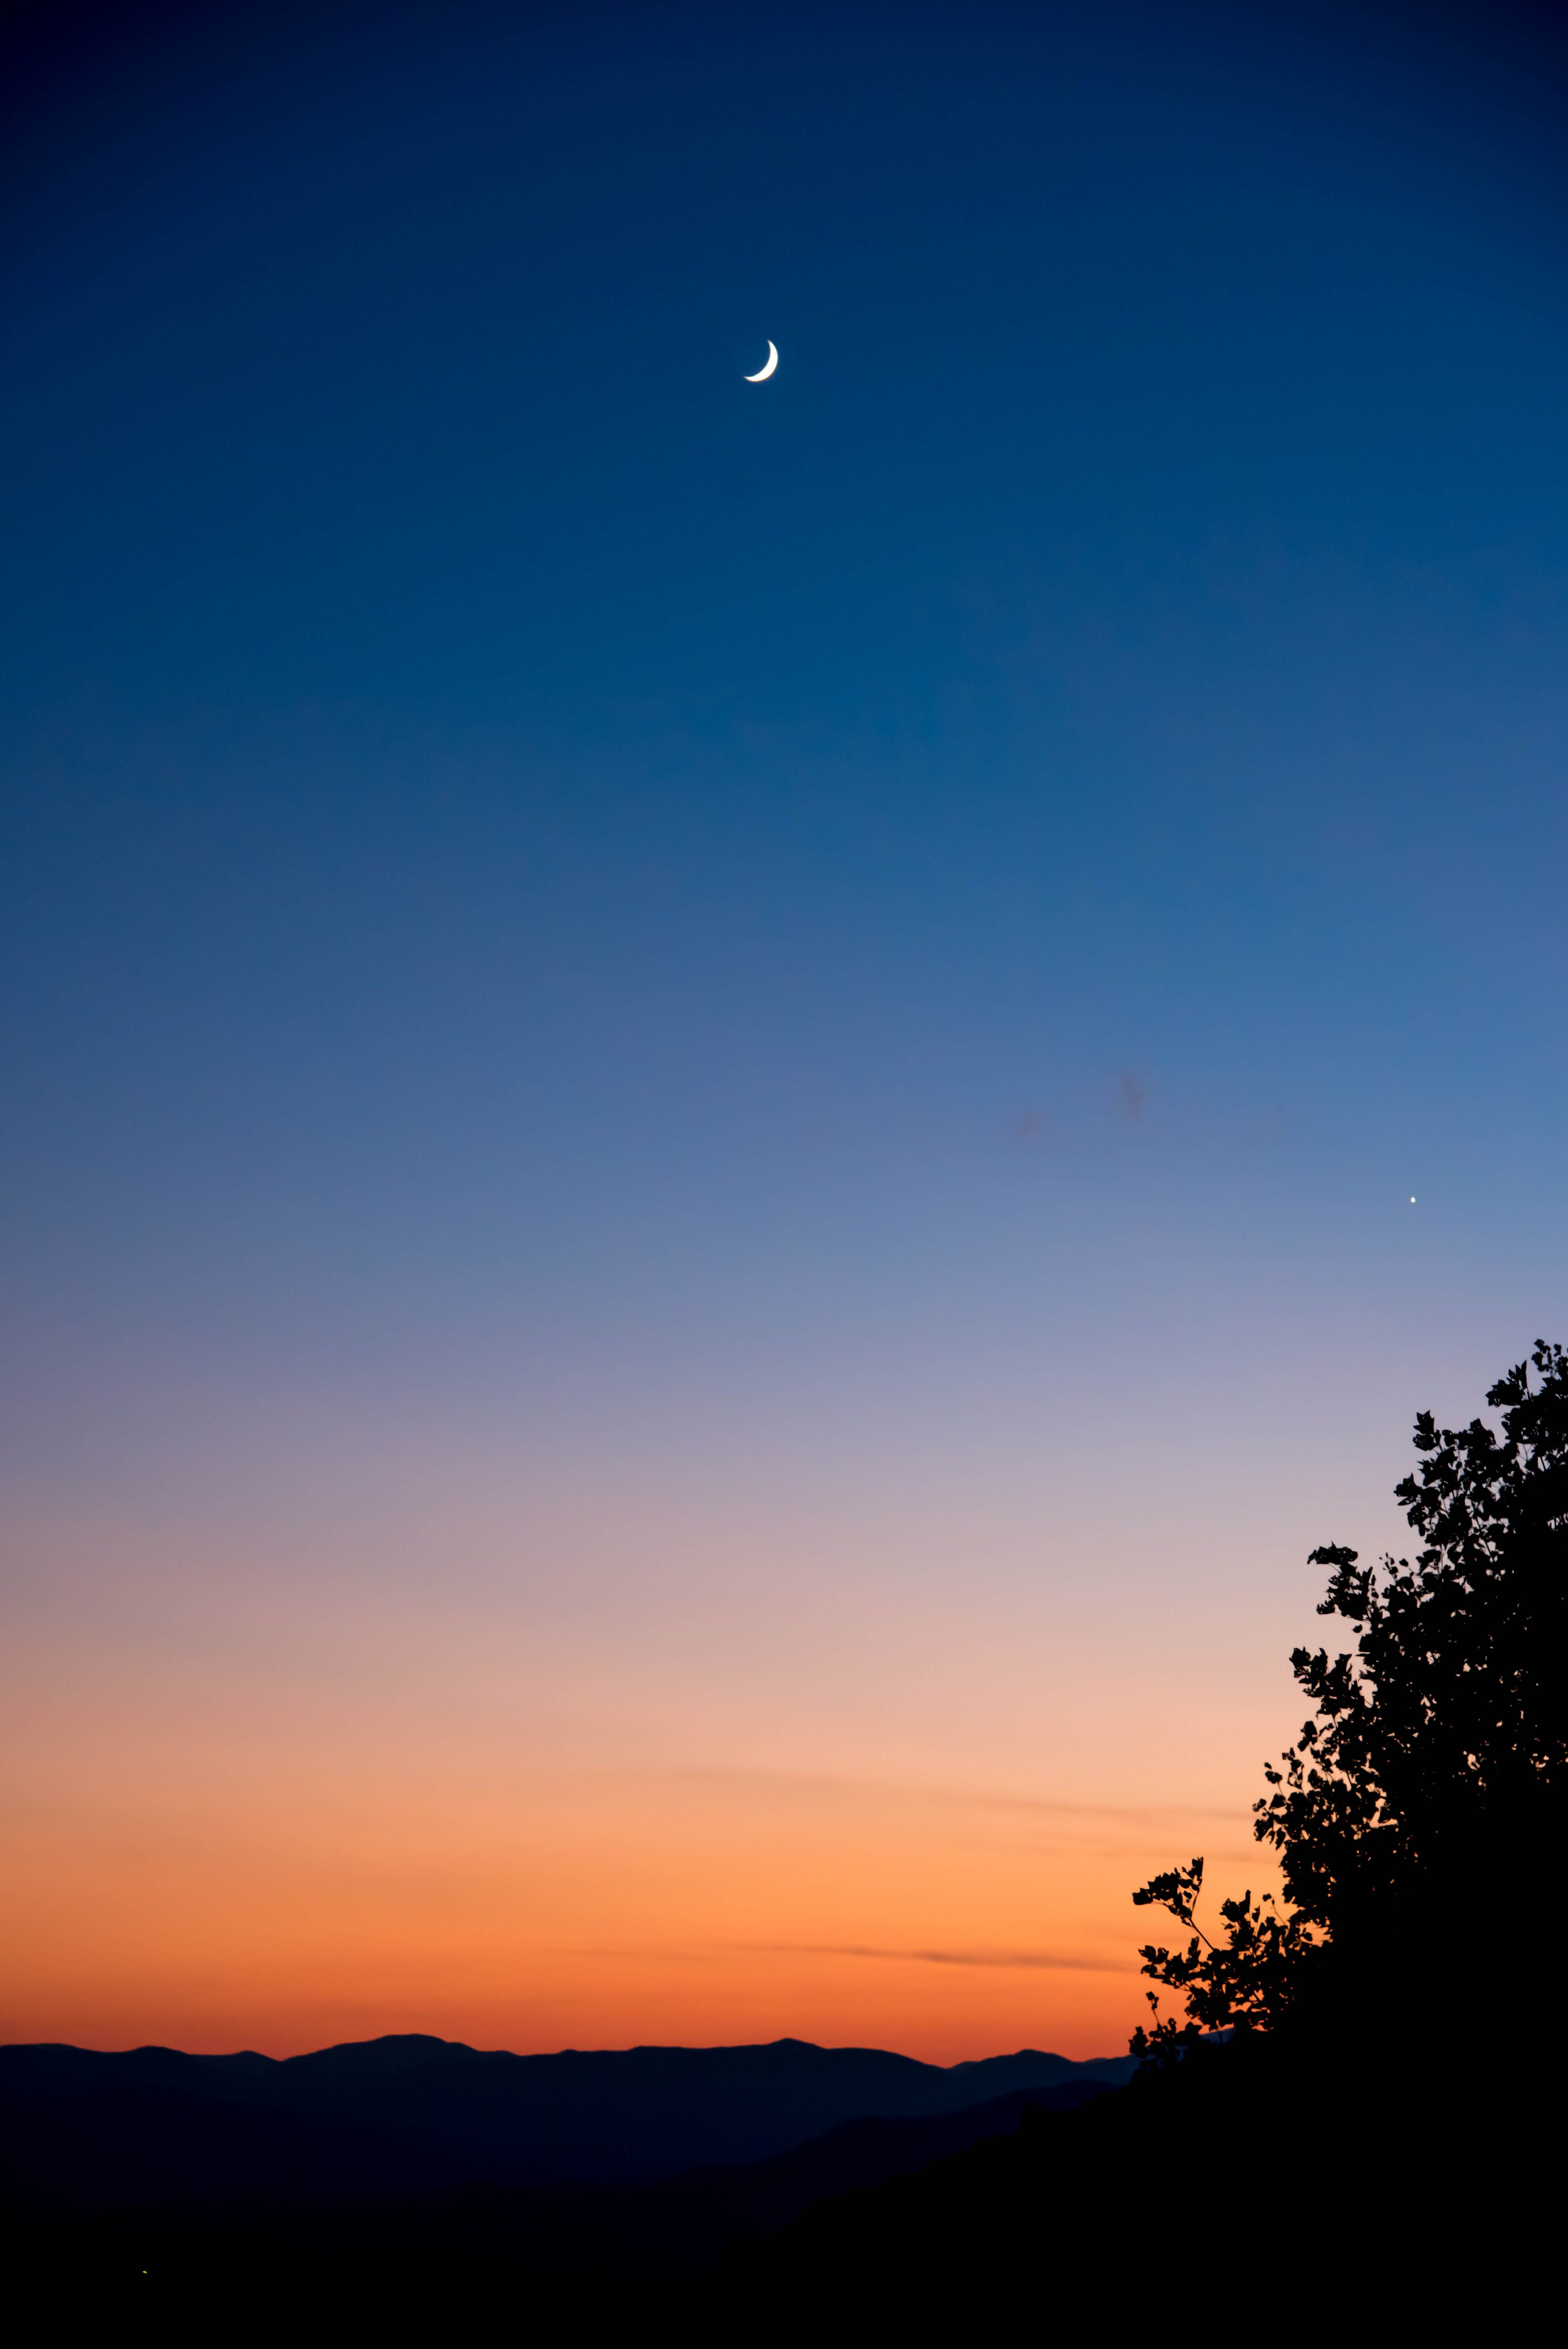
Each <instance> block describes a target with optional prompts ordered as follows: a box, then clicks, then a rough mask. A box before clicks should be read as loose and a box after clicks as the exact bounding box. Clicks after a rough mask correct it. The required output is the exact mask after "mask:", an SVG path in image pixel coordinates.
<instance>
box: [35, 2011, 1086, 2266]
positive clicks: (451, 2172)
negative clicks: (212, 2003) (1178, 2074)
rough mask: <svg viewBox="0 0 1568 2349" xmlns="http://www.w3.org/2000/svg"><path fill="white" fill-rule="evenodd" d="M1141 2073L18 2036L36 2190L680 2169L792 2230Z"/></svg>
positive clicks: (700, 2187) (865, 2052) (386, 2044)
mask: <svg viewBox="0 0 1568 2349" xmlns="http://www.w3.org/2000/svg"><path fill="white" fill-rule="evenodd" d="M1132 2068H1133V2059H1132V2058H1130V2057H1129V2056H1111V2057H1104V2058H1100V2059H1099V2060H1098V2061H1095V2062H1091V2063H1087V2064H1075V2063H1072V2062H1070V2061H1069V2060H1068V2058H1067V2057H1066V2056H1063V2055H1053V2054H1041V2053H1040V2052H1038V2051H1037V2050H1035V2049H1032V2048H1026V2049H1024V2050H1022V2051H1021V2052H1020V2053H1019V2054H1015V2055H998V2056H993V2057H990V2058H988V2059H987V2060H985V2061H984V2062H981V2063H972V2064H952V2065H948V2066H942V2065H938V2064H921V2063H917V2062H915V2061H914V2060H913V2058H912V2057H910V2056H907V2055H895V2054H889V2053H887V2052H886V2051H884V2050H882V2049H878V2048H862V2047H831V2048H830V2047H816V2046H812V2045H810V2044H808V2043H807V2042H805V2041H803V2040H799V2039H780V2040H776V2041H774V2042H773V2043H772V2044H769V2045H767V2046H757V2047H703V2048H692V2047H634V2048H628V2049H625V2050H619V2051H614V2052H603V2053H593V2054H582V2053H578V2052H576V2051H568V2052H566V2053H565V2054H558V2055H511V2054H487V2053H481V2052H480V2051H479V2050H477V2049H475V2048H472V2047H466V2046H463V2045H462V2044H458V2043H453V2042H450V2041H446V2040H441V2039H432V2038H427V2037H424V2036H420V2035H409V2036H399V2037H394V2038H384V2039H374V2040H367V2041H364V2042H359V2043H356V2044H348V2045H346V2046H341V2047H328V2048H323V2049H321V2050H320V2051H319V2052H318V2053H316V2054H309V2055H295V2056H290V2057H287V2058H285V2059H284V2060H283V2061H278V2060H276V2059H274V2058H273V2057H270V2056H265V2055H257V2054H239V2055H186V2054H181V2053H180V2052H179V2051H178V2050H176V2049H173V2048H167V2047H141V2048H137V2049H136V2050H134V2051H133V2052H131V2053H129V2054H99V2053H96V2052H94V2051H92V2050H89V2049H85V2048H79V2047H67V2046H47V2045H46V2046H12V2047H5V2048H0V2165H3V2167H4V2172H5V2186H6V2188H7V2189H8V2199H11V2200H12V2202H13V2204H15V2201H16V2200H18V2199H21V2200H24V2201H27V2202H31V2203H34V2204H37V2203H38V2202H39V2201H40V2200H41V2201H42V2202H45V2203H47V2204H52V2205H55V2206H56V2207H60V2206H70V2205H74V2206H76V2207H77V2208H80V2207H81V2206H82V2205H84V2204H86V2205H89V2206H96V2207H98V2208H99V2209H113V2208H116V2207H118V2208H120V2209H125V2208H129V2207H131V2206H135V2205H147V2204H150V2203H155V2202H157V2203H166V2204H167V2203H175V2202H178V2203H181V2204H191V2203H198V2204H200V2203H213V2202H219V2201H222V2202H234V2201H246V2202H251V2203H255V2202H258V2201H264V2202H269V2203H273V2204H277V2203H286V2204H292V2205H295V2206H300V2205H306V2206H310V2205H314V2206H318V2207H319V2206H324V2205H325V2206H339V2207H341V2206H342V2205H343V2204H346V2203H372V2202H376V2203H387V2202H388V2201H394V2200H397V2199H400V2198H408V2197H430V2196H448V2197H449V2196H451V2195H452V2194H453V2193H455V2192H459V2190H460V2189H510V2190H511V2191H513V2192H515V2191H517V2190H519V2189H530V2190H531V2199H533V2198H537V2197H538V2196H540V2195H541V2194H542V2195H543V2198H544V2201H543V2202H542V2203H540V2205H539V2209H538V2215H539V2216H540V2217H541V2218H542V2217H543V2209H544V2203H547V2202H551V2201H552V2200H553V2199H554V2198H555V2197H557V2196H559V2195H560V2193H561V2191H562V2189H590V2188H592V2189H645V2188H649V2187H655V2186H658V2185H660V2184H661V2183H665V2182H668V2181H673V2180H676V2179H681V2180H683V2181H685V2183H684V2187H683V2191H685V2192H686V2199H687V2200H688V2202H690V2201H692V2198H693V2197H694V2196H695V2198H696V2202H697V2203H700V2204H701V2205H702V2208H703V2209H704V2210H705V2211H706V2212H707V2213H708V2214H709V2216H711V2214H712V2210H713V2209H715V2208H716V2207H717V2206H718V2205H721V2204H722V2205H724V2206H725V2207H726V2208H729V2207H732V2206H733V2207H735V2208H737V2209H738V2207H739V2206H740V2205H741V2204H744V2205H745V2208H746V2209H747V2211H748V2212H752V2213H754V2214H756V2216H757V2217H758V2218H760V2217H761V2216H762V2215H763V2214H764V2213H766V2214H770V2219H771V2222H773V2223H777V2222H778V2220H779V2219H781V2218H783V2217H785V2216H787V2215H788V2214H789V2212H790V2211H792V2210H793V2209H799V2208H800V2207H802V2205H803V2202H804V2201H805V2200H807V2199H810V2196H811V2195H812V2194H819V2193H828V2192H833V2191H836V2190H838V2189H839V2188H840V2187H841V2186H843V2185H848V2184H851V2183H856V2182H861V2181H869V2180H870V2179H872V2178H881V2177H886V2176H890V2175H892V2174H895V2173H896V2172H898V2171H900V2170H901V2169H905V2168H913V2167H915V2166H916V2165H917V2164H918V2163H920V2162H922V2161H927V2160H930V2159H932V2158H935V2156H937V2155H938V2154H940V2153H943V2152H945V2151H948V2150H951V2149H954V2147H960V2146H963V2145H965V2144H968V2143H972V2142H975V2139H976V2138H977V2137H985V2136H987V2135H991V2134H995V2133H997V2132H999V2131H1004V2130H1008V2129H1012V2128H1014V2127H1016V2126H1017V2121H1018V2117H1019V2115H1020V2113H1021V2112H1022V2110H1023V2109H1024V2107H1025V2106H1027V2105H1029V2104H1035V2105H1043V2106H1047V2107H1048V2108H1055V2109H1057V2110H1061V2109H1065V2108H1068V2107H1071V2106H1076V2105H1078V2104H1081V2103H1083V2102H1085V2101H1086V2100H1087V2099H1088V2098H1089V2097H1091V2096H1094V2095H1099V2094H1100V2093H1101V2092H1103V2091H1104V2090H1105V2089H1107V2088H1110V2087H1115V2086H1118V2085H1120V2084H1121V2083H1122V2082H1123V2081H1125V2080H1126V2079H1127V2078H1128V2076H1129V2075H1130V2072H1131V2070H1132ZM791 2162H792V2163H793V2168H791V2166H790V2165H791ZM738 2165H750V2166H756V2165H764V2166H767V2165H773V2169H772V2171H771V2172H770V2173H769V2175H767V2176H764V2175H762V2174H761V2172H760V2171H758V2174H757V2175H756V2176H755V2177H752V2178H748V2179H747V2181H746V2183H745V2185H744V2186H743V2187H742V2186H740V2185H739V2184H738V2182H737V2181H736V2180H735V2179H733V2178H727V2177H726V2178H723V2179H716V2178H715V2177H714V2176H712V2175H709V2176H706V2177H697V2178H692V2177H689V2176H688V2173H714V2172H726V2173H727V2172H728V2171H730V2170H733V2169H734V2168H735V2167H736V2166H738ZM568 2199H571V2198H570V2197H569V2198H568ZM658 2199H659V2201H660V2202H661V2203H664V2202H665V2200H666V2198H665V2197H663V2196H661V2197H659V2198H658ZM693 2207H694V2208H695V2204H694V2205H693ZM566 2216H567V2214H566V2212H565V2210H564V2209H558V2210H557V2212H556V2217H557V2219H559V2220H562V2221H564V2220H565V2219H566ZM673 2218H674V2211H673V2209H666V2211H665V2220H662V2221H661V2222H660V2223H664V2224H667V2223H668V2222H669V2221H670V2220H673ZM598 2223H599V2222H598V2221H595V2224H598ZM706 2223H707V2221H706V2220H705V2221H704V2224H705V2225H706ZM748 2223H751V2221H749V2220H748ZM567 2231H568V2232H570V2231H571V2229H570V2227H568V2229H567ZM679 2231H681V2230H680V2229H679V2228H676V2232H677V2233H678V2232H679ZM699 2231H701V2230H700V2229H699Z"/></svg>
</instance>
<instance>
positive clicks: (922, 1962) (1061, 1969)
mask: <svg viewBox="0 0 1568 2349" xmlns="http://www.w3.org/2000/svg"><path fill="white" fill-rule="evenodd" d="M742 1946H743V1947H745V1948H747V1949H748V1950H751V1951H754V1952H756V1953H757V1954H758V1955H763V1956H768V1957H789V1958H881V1959H882V1960H884V1961H890V1962H892V1963H893V1964H897V1965H917V1966H996V1967H1004V1968H1008V1969H1013V1968H1018V1967H1025V1968H1033V1969H1037V1970H1041V1971H1049V1972H1053V1973H1073V1974H1125V1973H1131V1972H1132V1971H1134V1969H1133V1968H1132V1967H1131V1966H1128V1965H1112V1964H1109V1963H1108V1961H1106V1960H1105V1959H1104V1958H1077V1957H1068V1956H1066V1955H1064V1954H1062V1953H1061V1952H1060V1951H1055V1950H878V1949H871V1948H868V1947H865V1946H863V1945H862V1944H861V1943H860V1942H857V1941H753V1942H748V1943H745V1944H743V1945H742Z"/></svg>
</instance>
